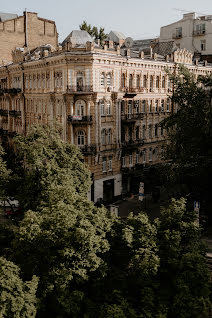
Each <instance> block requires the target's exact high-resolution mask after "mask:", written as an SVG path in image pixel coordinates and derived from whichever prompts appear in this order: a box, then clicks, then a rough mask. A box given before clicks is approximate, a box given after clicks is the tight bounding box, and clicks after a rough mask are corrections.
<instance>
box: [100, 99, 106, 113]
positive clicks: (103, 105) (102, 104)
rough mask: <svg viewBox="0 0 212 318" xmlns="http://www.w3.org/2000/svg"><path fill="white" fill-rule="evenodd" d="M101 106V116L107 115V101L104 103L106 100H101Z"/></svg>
mask: <svg viewBox="0 0 212 318" xmlns="http://www.w3.org/2000/svg"><path fill="white" fill-rule="evenodd" d="M100 108H101V116H105V103H104V101H101V102H100Z"/></svg>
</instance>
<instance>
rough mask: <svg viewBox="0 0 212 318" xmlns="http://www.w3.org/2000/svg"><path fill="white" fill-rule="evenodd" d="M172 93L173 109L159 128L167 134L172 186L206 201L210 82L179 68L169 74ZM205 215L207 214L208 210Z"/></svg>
mask: <svg viewBox="0 0 212 318" xmlns="http://www.w3.org/2000/svg"><path fill="white" fill-rule="evenodd" d="M170 77H171V80H172V81H173V85H174V90H173V96H172V98H171V99H172V104H174V105H176V106H177V112H173V113H172V114H171V115H170V116H169V117H168V118H166V119H165V120H164V121H163V122H162V123H161V125H162V126H163V127H164V128H166V129H167V131H168V144H167V149H166V156H165V158H166V159H168V160H169V161H170V163H171V164H172V165H171V166H172V170H171V173H172V175H173V177H174V182H175V183H181V184H187V185H188V187H189V190H188V192H189V193H190V194H191V199H192V200H201V203H202V209H203V205H204V201H207V204H206V205H208V210H210V207H211V195H210V193H209V191H208V189H210V188H211V186H212V183H211V180H212V103H211V96H212V79H211V76H206V77H205V78H202V77H199V78H197V79H196V78H195V76H194V75H193V74H192V73H190V72H189V70H188V69H186V68H185V67H183V66H181V65H179V68H178V70H177V73H176V74H173V75H170ZM208 212H209V211H208Z"/></svg>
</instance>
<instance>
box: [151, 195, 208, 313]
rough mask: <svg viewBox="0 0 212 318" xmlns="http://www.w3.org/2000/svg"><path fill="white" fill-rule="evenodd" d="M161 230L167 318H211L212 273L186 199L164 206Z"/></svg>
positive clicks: (161, 275) (162, 287) (163, 299)
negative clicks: (210, 278) (210, 274)
mask: <svg viewBox="0 0 212 318" xmlns="http://www.w3.org/2000/svg"><path fill="white" fill-rule="evenodd" d="M157 229H158V234H157V235H158V244H157V245H158V247H159V257H160V268H159V271H158V278H159V282H160V284H159V290H158V295H159V303H160V306H162V308H164V310H165V312H166V313H167V318H169V317H170V318H175V317H176V318H193V317H196V318H198V317H202V316H203V317H204V314H205V315H206V317H207V313H208V310H209V307H210V298H209V296H210V285H209V272H208V267H207V264H206V257H205V253H206V249H205V246H204V244H203V243H202V241H201V240H200V228H199V226H198V224H197V222H196V215H195V212H194V211H193V212H191V211H188V210H187V209H186V200H185V199H180V200H175V199H173V200H172V202H171V204H170V206H169V207H168V208H163V209H162V211H161V217H160V221H158V226H157Z"/></svg>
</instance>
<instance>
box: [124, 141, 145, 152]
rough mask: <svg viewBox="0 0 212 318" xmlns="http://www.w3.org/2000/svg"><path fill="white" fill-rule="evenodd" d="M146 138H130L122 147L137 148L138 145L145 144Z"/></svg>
mask: <svg viewBox="0 0 212 318" xmlns="http://www.w3.org/2000/svg"><path fill="white" fill-rule="evenodd" d="M143 144H144V139H137V140H128V141H123V142H122V149H130V150H132V149H136V148H138V147H141V146H143Z"/></svg>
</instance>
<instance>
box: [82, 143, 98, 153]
mask: <svg viewBox="0 0 212 318" xmlns="http://www.w3.org/2000/svg"><path fill="white" fill-rule="evenodd" d="M80 150H81V151H82V153H83V155H84V156H88V155H95V154H96V145H95V144H93V145H89V146H87V145H85V146H80Z"/></svg>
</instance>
